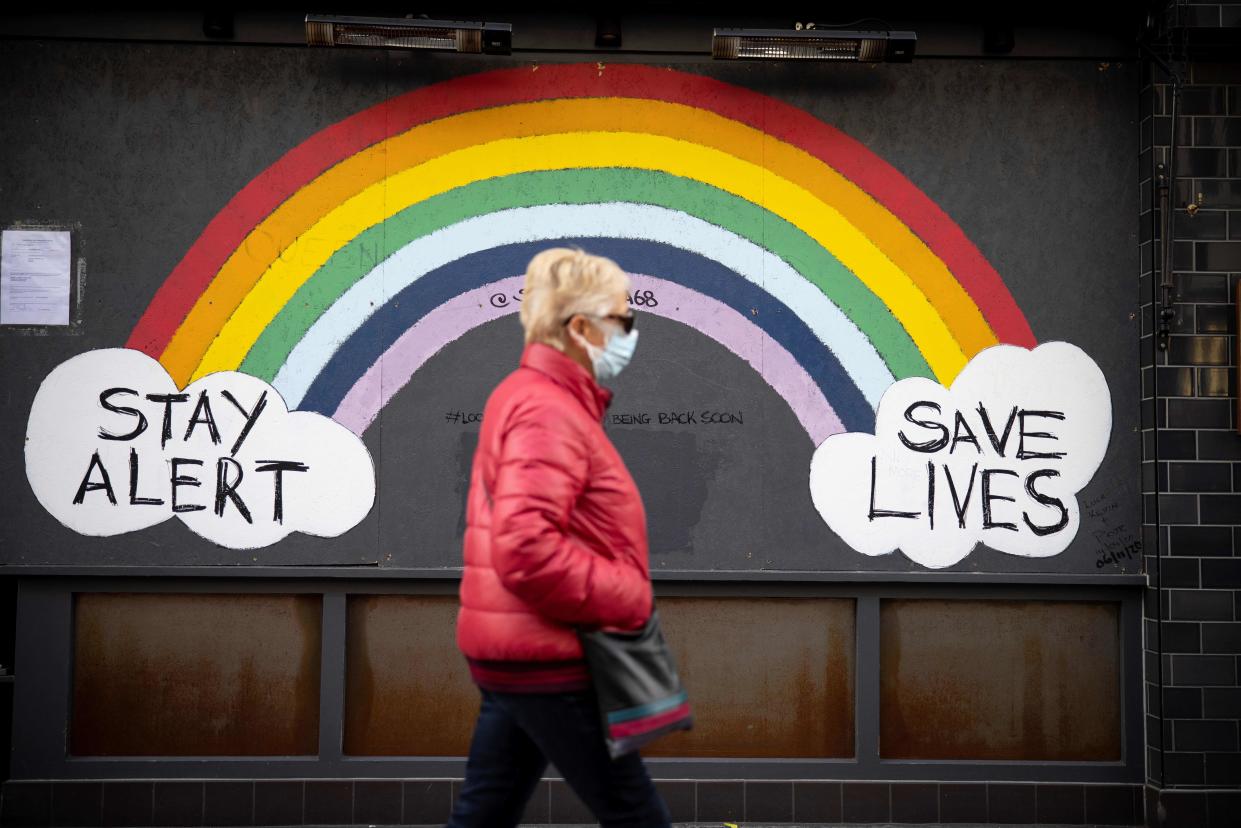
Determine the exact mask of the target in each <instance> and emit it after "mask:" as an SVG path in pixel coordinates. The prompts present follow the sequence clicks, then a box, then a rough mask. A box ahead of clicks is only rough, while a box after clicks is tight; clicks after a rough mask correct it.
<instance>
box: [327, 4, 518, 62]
mask: <svg viewBox="0 0 1241 828" xmlns="http://www.w3.org/2000/svg"><path fill="white" fill-rule="evenodd" d="M306 44H307V45H309V46H362V47H369V48H374V49H426V50H431V51H437V52H467V53H472V54H485V55H507V54H511V53H512V51H513V27H512V26H511V25H510V24H508V23H473V22H467V21H463V20H425V19H422V18H405V17H341V16H339V15H332V14H308V15H306Z"/></svg>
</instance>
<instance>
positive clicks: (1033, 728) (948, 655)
mask: <svg viewBox="0 0 1241 828" xmlns="http://www.w3.org/2000/svg"><path fill="white" fill-rule="evenodd" d="M1119 612H1120V606H1119V604H1116V603H1111V602H1084V601H1011V600H921V599H919V600H887V601H883V602H882V605H881V608H880V669H881V676H880V711H879V715H880V755H881V756H882V757H883V758H885V759H977V760H998V759H1014V760H1026V761H1044V760H1045V761H1070V760H1076V761H1109V760H1119V759H1120V678H1119V676H1120V632H1119Z"/></svg>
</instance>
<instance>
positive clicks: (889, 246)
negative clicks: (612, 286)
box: [127, 63, 1036, 445]
mask: <svg viewBox="0 0 1241 828" xmlns="http://www.w3.org/2000/svg"><path fill="white" fill-rule="evenodd" d="M562 244H577V245H580V246H582V247H584V248H585V249H587V250H589V251H590V252H593V253H600V254H603V255H606V256H610V257H612V258H614V259H616V260H617V261H618V262H619V263H620V264H621V265H622V266H623V267H625V268H626V269H627V270H628V271H630V272H631V273H632V274H634V287H635V289H636V290H638V291H642V292H644V293H643V295H645V296H649V297H651V298H652V299H653V300H654V301H652V302H648V303H647V304H646V305H644V306H643V307H642V310H643V311H644V312H649V313H654V314H657V315H660V316H663V317H666V318H669V319H673V320H676V321H678V322H681V323H683V324H686V325H689V326H691V327H693V328H695V329H696V330H698V331H700V332H701V333H703V334H704V335H706V336H709V337H711V338H713V339H715V340H716V341H717V342H719V343H720V344H721V345H723V346H724V347H726V348H728V349H729V350H730V351H732V352H733V353H735V354H737V355H738V356H739V357H740V358H741V359H743V360H745V361H746V362H747V363H749V364H750V365H751V366H753V367H754V368H755V370H757V371H758V372H759V373H760V375H761V376H762V377H763V378H764V380H765V381H766V382H767V383H768V384H769V385H770V386H771V387H772V388H773V389H774V390H775V391H776V393H778V394H779V395H780V396H781V397H782V398H783V399H784V400H785V401H786V402H787V403H788V404H789V406H790V408H791V409H792V411H793V412H794V413H795V415H796V416H797V418H798V420H799V421H800V422H801V424H802V425H803V426H804V427H805V429H806V432H807V434H808V435H809V436H810V438H811V439H812V440H813V442H814V443H815V444H816V445H817V444H818V443H820V442H822V440H823V439H824V438H826V437H827V436H830V435H831V434H834V433H837V432H839V431H842V430H848V431H870V430H872V428H873V425H874V410H875V407H876V406H877V404H878V402H879V398H880V396H881V395H882V394H883V392H884V390H885V389H886V388H887V387H888V386H889V385H890V384H891V383H892V382H893V381H895V380H898V379H902V378H904V377H909V376H927V377H933V378H935V379H937V380H938V381H940V382H942V383H945V384H947V383H948V382H950V381H951V380H952V378H953V377H955V376H956V374H957V373H958V372H959V371H960V370H961V368H962V367H964V365H965V363H966V361H967V360H968V359H969V358H970V357H972V356H973V355H974V354H976V353H978V352H979V351H980V350H982V349H983V348H986V347H988V346H989V345H993V344H996V343H997V342H1005V343H1011V344H1016V345H1021V346H1024V347H1033V346H1034V345H1035V344H1036V341H1035V339H1034V335H1033V333H1032V332H1031V330H1030V326H1029V324H1028V323H1027V322H1026V319H1025V317H1024V315H1023V314H1022V312H1021V310H1020V309H1019V308H1018V307H1017V304H1016V302H1015V301H1014V299H1013V297H1012V295H1011V294H1010V293H1009V291H1008V289H1007V288H1006V286H1005V285H1004V283H1003V281H1002V280H1001V279H1000V277H999V275H998V274H997V273H996V272H995V270H994V269H993V268H992V267H991V266H990V265H989V264H988V263H987V261H986V260H985V259H984V258H983V256H982V255H981V253H980V252H979V251H978V250H977V248H975V247H974V245H973V244H971V243H970V242H969V240H968V239H966V237H965V235H964V233H962V231H961V229H960V228H959V227H958V226H957V225H956V224H955V223H954V222H953V221H952V220H951V219H950V218H949V217H948V216H947V215H946V214H945V213H944V212H943V211H942V210H941V209H940V208H939V207H938V206H937V205H936V204H935V203H934V202H933V201H931V200H930V199H929V198H928V197H927V196H926V195H925V194H924V193H922V192H921V191H920V190H919V189H918V188H917V187H915V186H914V185H913V184H912V183H911V182H910V181H908V180H907V179H906V178H905V177H904V176H902V175H901V174H900V173H899V172H898V171H897V170H895V169H894V168H893V167H892V166H891V165H889V164H888V163H886V162H885V161H883V160H882V159H881V158H879V157H878V156H876V155H875V154H874V153H872V152H871V151H869V150H868V149H866V147H864V146H863V145H862V144H860V143H859V142H857V141H856V140H854V139H852V138H850V137H849V136H847V135H845V134H843V133H842V132H840V131H839V130H838V129H835V128H834V127H832V126H830V125H828V124H826V123H824V122H822V121H819V120H817V119H816V118H814V117H812V116H811V115H809V114H808V113H806V112H804V111H802V110H799V109H797V108H795V107H792V106H790V105H788V104H785V103H782V102H780V101H777V100H775V99H773V98H770V97H767V96H765V95H762V94H759V93H757V92H754V91H751V90H748V89H745V88H742V87H738V86H734V85H730V84H726V83H723V82H720V81H717V80H713V79H710V78H706V77H702V76H699V75H693V74H688V73H684V72H678V71H673V70H670V69H662V68H654V67H646V66H631V65H626V66H607V67H604V66H602V65H597V64H594V63H592V64H570V65H555V66H529V67H522V68H516V69H505V70H499V71H493V72H485V73H480V74H475V75H469V76H465V77H461V78H457V79H454V80H450V81H445V82H442V83H437V84H434V85H431V86H427V87H424V88H422V89H419V90H416V91H414V92H410V93H408V94H405V95H401V96H399V97H396V98H394V99H392V100H389V101H386V102H384V103H381V104H379V105H377V106H374V107H372V108H370V109H367V110H365V111H363V112H360V113H358V114H356V115H354V116H352V117H350V118H347V119H346V120H344V121H341V122H340V123H337V124H335V125H333V126H331V127H328V128H327V129H324V130H322V131H321V132H319V133H317V134H315V135H314V136H312V137H310V138H309V139H307V140H306V141H305V142H303V143H302V144H301V145H299V146H297V147H295V148H294V149H292V150H290V151H289V152H288V153H287V154H286V155H285V156H284V157H283V158H281V159H280V160H279V161H277V162H276V163H275V164H273V165H272V166H271V167H269V168H268V169H267V170H265V171H264V172H263V173H261V174H260V175H259V176H258V177H256V178H255V179H254V180H253V181H251V182H250V184H248V185H247V186H246V187H245V188H244V189H242V191H241V192H239V193H238V194H237V195H236V196H235V197H234V198H233V199H232V200H231V201H230V202H229V203H228V205H227V206H225V208H224V209H223V210H221V211H220V213H219V214H218V215H217V216H216V217H215V218H214V219H213V220H212V221H211V223H210V224H209V225H208V226H207V228H206V229H205V231H204V232H203V233H202V235H201V236H200V237H199V238H198V240H197V241H196V242H195V243H194V245H193V246H192V247H191V248H190V250H189V252H188V253H187V254H186V255H185V257H184V258H183V259H182V260H181V262H180V263H179V264H178V265H177V267H176V268H175V269H174V270H173V272H172V274H171V275H170V276H169V277H168V279H167V280H166V281H165V282H164V284H163V285H162V286H161V287H160V289H159V291H158V292H157V293H156V296H155V298H154V299H153V301H152V302H151V304H150V306H149V307H148V308H147V309H146V311H145V313H144V314H143V316H142V318H141V319H140V320H139V322H138V324H137V326H136V327H135V328H134V331H133V333H132V334H131V336H130V338H129V341H128V343H127V346H128V347H130V348H136V349H138V350H141V351H144V352H145V353H147V354H150V355H151V356H154V357H156V358H158V359H159V360H160V362H161V363H163V365H164V366H165V367H166V368H167V369H168V371H169V373H170V374H171V375H172V377H173V378H174V379H175V380H176V381H177V382H178V383H179V384H181V385H184V384H185V383H187V382H189V381H191V380H193V379H196V378H197V377H200V376H203V375H205V374H208V373H211V372H213V371H220V370H240V371H244V372H246V373H249V374H253V375H255V376H258V377H260V378H262V379H264V380H267V381H269V382H272V383H273V385H275V387H276V388H277V389H278V390H279V391H280V392H281V394H282V395H283V396H284V397H285V400H286V402H287V403H288V404H289V407H290V408H301V409H308V410H314V411H319V412H322V413H325V414H328V415H331V416H333V417H334V418H335V419H337V420H339V421H340V422H342V423H344V424H345V425H347V426H348V427H349V428H351V429H352V430H354V431H355V432H357V433H359V434H360V433H362V432H363V431H364V430H365V429H366V427H367V426H368V425H369V424H370V423H371V422H372V421H373V420H374V418H375V416H376V415H377V414H378V412H379V411H380V410H381V409H382V407H383V405H384V404H385V403H386V402H387V401H388V400H389V399H390V398H391V397H392V396H393V394H395V393H396V392H397V391H398V390H399V389H400V388H401V387H403V386H404V385H405V384H406V383H407V382H408V381H409V379H410V377H411V376H412V375H413V373H414V372H415V371H417V370H418V368H419V367H420V366H421V365H423V364H424V363H425V362H426V360H427V359H429V358H430V357H431V356H433V355H434V354H435V353H436V352H438V351H439V350H440V349H441V348H443V347H444V346H445V345H447V344H448V343H450V342H452V341H453V340H455V339H457V338H459V337H460V336H462V335H464V334H465V333H467V332H468V331H470V330H471V329H473V328H475V327H477V326H479V325H482V324H484V323H486V322H489V321H491V320H493V319H496V318H498V317H500V316H503V315H505V314H509V313H513V312H515V311H516V308H517V304H518V299H519V297H518V295H517V291H518V288H519V287H520V277H519V276H518V275H517V274H521V273H522V272H524V270H525V265H526V262H527V261H529V259H530V257H531V256H532V255H533V254H534V253H535V252H537V251H538V250H541V249H543V248H544V247H547V246H551V245H562Z"/></svg>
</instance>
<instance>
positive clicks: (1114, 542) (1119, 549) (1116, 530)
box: [1094, 526, 1142, 569]
mask: <svg viewBox="0 0 1241 828" xmlns="http://www.w3.org/2000/svg"><path fill="white" fill-rule="evenodd" d="M1094 538H1095V540H1096V541H1098V542H1099V544H1100V545H1102V547H1103V551H1102V552H1100V553H1099V554H1098V557H1096V558H1095V561H1094V566H1095V569H1102V568H1103V567H1104V566H1106V565H1107V564H1116V565H1120V564H1122V563H1124V562H1125V561H1128V560H1132V559H1134V558H1137V557H1140V556H1141V554H1142V541H1140V540H1138V539H1137V538H1135V537H1133V535H1132V534H1131V533H1130V532H1129V531H1128V530H1127V529H1126V528H1125V527H1123V526H1112V527H1109V528H1107V529H1096V530H1095V531H1094Z"/></svg>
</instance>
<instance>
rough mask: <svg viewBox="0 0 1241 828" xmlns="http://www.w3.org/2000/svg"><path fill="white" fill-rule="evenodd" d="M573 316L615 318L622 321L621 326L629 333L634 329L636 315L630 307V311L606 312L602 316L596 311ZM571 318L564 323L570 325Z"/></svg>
mask: <svg viewBox="0 0 1241 828" xmlns="http://www.w3.org/2000/svg"><path fill="white" fill-rule="evenodd" d="M573 316H588V317H590V318H591V319H615V320H616V321H617V322H619V323H620V326H621V328H622V329H623V330H624V331H625V333H629V332H630V331H632V330H633V322H634V316H633V309H632V308H630V309H629V313H609V314H604V315H602V316H600V315H598V314H594V313H581V314H578V313H575V314H573ZM573 316H570V317H569V319H572V318H573ZM569 319H566V320H565V321H564V322H563V323H562V324H565V325H568V324H569Z"/></svg>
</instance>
